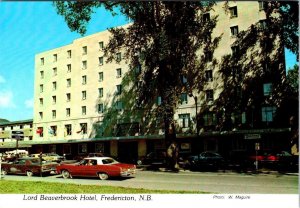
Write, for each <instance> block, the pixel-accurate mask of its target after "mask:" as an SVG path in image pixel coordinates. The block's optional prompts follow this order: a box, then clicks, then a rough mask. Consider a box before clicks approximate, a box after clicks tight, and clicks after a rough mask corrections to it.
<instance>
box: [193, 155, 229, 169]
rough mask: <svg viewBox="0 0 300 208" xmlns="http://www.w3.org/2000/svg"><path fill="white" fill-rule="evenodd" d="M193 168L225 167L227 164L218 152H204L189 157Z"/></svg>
mask: <svg viewBox="0 0 300 208" xmlns="http://www.w3.org/2000/svg"><path fill="white" fill-rule="evenodd" d="M188 160H189V165H190V168H191V169H202V168H204V169H207V168H209V169H210V168H213V169H220V168H221V169H223V168H224V165H225V161H224V158H223V157H222V156H221V155H220V154H218V153H216V152H209V151H207V152H202V153H200V154H197V155H193V156H190V157H189V158H188Z"/></svg>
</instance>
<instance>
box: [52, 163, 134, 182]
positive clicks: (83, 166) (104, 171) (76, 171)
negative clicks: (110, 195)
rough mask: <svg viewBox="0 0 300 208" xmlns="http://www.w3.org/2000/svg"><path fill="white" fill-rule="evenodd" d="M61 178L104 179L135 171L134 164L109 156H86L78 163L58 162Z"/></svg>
mask: <svg viewBox="0 0 300 208" xmlns="http://www.w3.org/2000/svg"><path fill="white" fill-rule="evenodd" d="M56 170H57V172H58V173H59V174H62V176H63V178H72V177H73V176H84V177H99V178H100V179H101V180H106V179H108V178H109V177H125V176H133V175H135V172H136V166H135V165H133V164H125V163H120V162H118V161H116V160H115V159H113V158H111V157H87V158H84V159H83V160H81V161H80V162H78V163H73V164H60V165H58V166H57V167H56Z"/></svg>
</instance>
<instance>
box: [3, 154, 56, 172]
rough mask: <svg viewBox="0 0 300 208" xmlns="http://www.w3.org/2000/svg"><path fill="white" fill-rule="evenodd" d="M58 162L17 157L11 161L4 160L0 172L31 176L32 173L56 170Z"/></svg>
mask: <svg viewBox="0 0 300 208" xmlns="http://www.w3.org/2000/svg"><path fill="white" fill-rule="evenodd" d="M57 165H58V163H49V162H46V161H42V163H41V162H40V159H39V158H30V157H27V158H25V157H24V158H18V159H16V160H15V161H13V162H9V163H7V162H4V163H2V164H1V171H2V174H4V175H6V174H26V175H27V176H32V175H34V174H37V175H40V174H41V173H42V174H45V173H51V172H52V171H56V166H57Z"/></svg>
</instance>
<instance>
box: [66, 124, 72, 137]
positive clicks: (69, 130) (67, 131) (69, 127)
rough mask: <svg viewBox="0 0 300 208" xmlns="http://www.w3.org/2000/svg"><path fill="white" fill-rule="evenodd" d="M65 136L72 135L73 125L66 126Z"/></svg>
mask: <svg viewBox="0 0 300 208" xmlns="http://www.w3.org/2000/svg"><path fill="white" fill-rule="evenodd" d="M65 135H66V136H67V135H72V125H71V124H66V125H65Z"/></svg>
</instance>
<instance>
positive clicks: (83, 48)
mask: <svg viewBox="0 0 300 208" xmlns="http://www.w3.org/2000/svg"><path fill="white" fill-rule="evenodd" d="M86 54H87V46H83V47H82V55H86Z"/></svg>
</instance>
